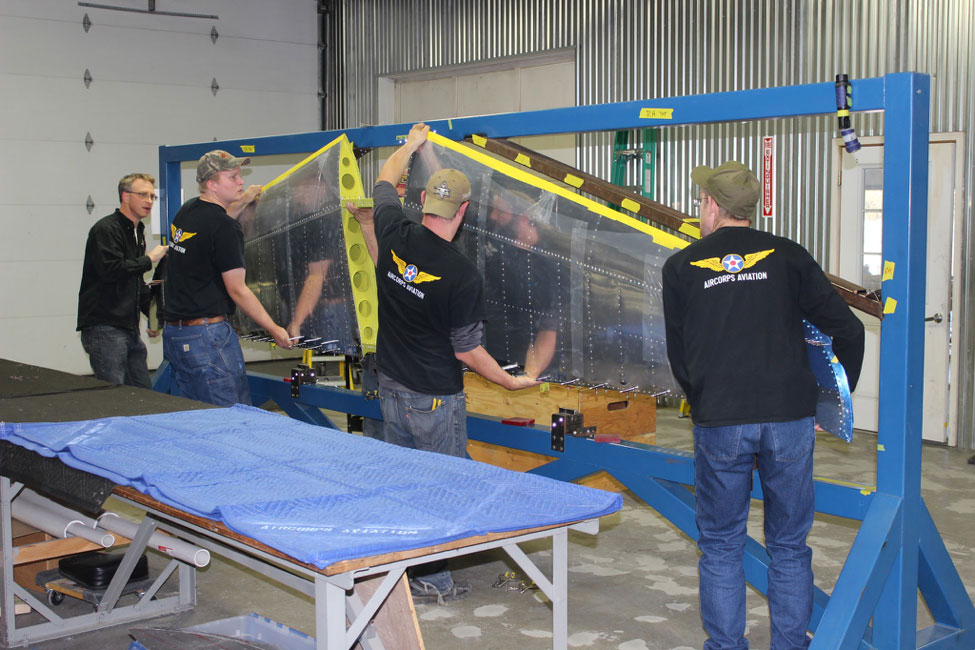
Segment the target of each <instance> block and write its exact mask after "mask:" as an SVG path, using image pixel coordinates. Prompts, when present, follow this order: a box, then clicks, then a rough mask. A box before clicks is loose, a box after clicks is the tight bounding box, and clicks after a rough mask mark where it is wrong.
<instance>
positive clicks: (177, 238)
mask: <svg viewBox="0 0 975 650" xmlns="http://www.w3.org/2000/svg"><path fill="white" fill-rule="evenodd" d="M169 234H170V235H172V239H173V241H174V242H176V243H177V244H178V243H180V242H184V241H186V240H187V239H190V238H191V237H193V236H194V235H196V233H195V232H186V231H185V230H183V229H182V228H177V227H176V226H175V225H173V224H169Z"/></svg>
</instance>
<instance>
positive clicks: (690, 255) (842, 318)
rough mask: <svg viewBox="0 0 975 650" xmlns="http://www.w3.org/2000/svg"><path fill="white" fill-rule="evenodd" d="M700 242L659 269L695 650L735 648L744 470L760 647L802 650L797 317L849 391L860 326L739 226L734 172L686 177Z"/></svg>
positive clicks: (802, 443)
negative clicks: (696, 600)
mask: <svg viewBox="0 0 975 650" xmlns="http://www.w3.org/2000/svg"><path fill="white" fill-rule="evenodd" d="M691 179H692V180H693V181H694V183H695V184H696V185H697V186H698V187H699V189H700V192H699V201H700V212H701V214H700V216H701V235H702V239H701V240H700V241H697V242H694V243H693V244H691V245H690V246H688V247H687V248H685V249H684V250H682V251H680V252H678V253H676V254H675V255H673V256H672V257H670V259H668V260H667V262H666V263H665V264H664V267H663V303H664V321H665V325H666V332H667V354H668V357H669V358H670V365H671V369H672V370H673V373H674V377H676V379H677V381H678V383H680V385H681V387H682V388H683V390H684V394H685V395H686V396H687V400H688V402H689V403H690V405H691V414H692V417H693V419H694V466H695V467H694V470H695V476H694V485H695V493H696V519H697V527H698V530H699V533H700V534H699V538H698V547H699V548H700V550H701V559H700V563H699V574H700V599H701V618H702V620H703V622H704V629H705V631H706V632H707V634H708V636H709V637H710V638H709V639H708V640H707V642H706V643H705V644H704V648H705V650H719V649H720V650H741V649H744V648H748V641H747V640H746V639H745V636H744V634H745V576H744V571H743V568H742V562H743V555H744V548H745V540H746V536H747V532H746V524H747V522H748V506H749V500H750V492H751V485H750V483H751V476H752V468H753V466H754V463H755V459H756V457H757V460H758V471H759V476H760V477H761V481H762V491H763V495H764V505H765V544H766V547H767V550H768V553H769V556H770V558H771V561H770V564H769V570H768V601H769V617H770V625H771V648H773V649H774V650H778V649H782V648H805V647H807V646H808V645H809V638H808V637H807V635H806V630H807V628H808V626H809V619H810V616H811V613H812V604H813V575H812V550H811V549H810V548H809V547H808V546H807V545H806V535H807V534H808V532H809V529H810V527H811V525H812V521H813V514H814V511H815V509H814V505H813V481H812V470H813V446H814V443H815V421H814V416H815V413H816V400H817V394H818V389H817V385H816V379H815V377H814V376H813V373H812V371H811V370H810V369H809V363H808V360H807V353H806V346H805V337H804V333H803V323H802V321H803V319H805V320H808V321H809V322H810V323H812V324H813V325H815V326H816V327H817V328H819V329H820V330H821V331H823V332H824V333H826V334H828V335H829V336H831V337H832V338H833V350H834V352H835V353H836V356H837V357H838V358H839V360H840V362H841V363H842V364H843V366H844V368H845V369H846V374H847V377H848V379H849V383H850V390H851V391H852V390H853V389H854V388H855V387H856V383H857V379H858V377H859V375H860V366H861V363H862V361H863V341H864V335H863V325H862V324H861V323H860V321H859V319H857V317H856V316H854V315H853V312H851V311H850V308H849V307H848V306H847V305H846V303H845V302H843V299H842V298H840V296H839V294H837V293H836V291H835V290H834V289H833V287H832V286H831V285H830V282H829V280H828V279H827V278H826V275H825V274H824V273H823V271H822V269H821V268H820V267H819V265H818V264H817V263H816V261H815V260H813V258H812V256H810V255H809V253H808V252H807V251H806V250H805V249H804V248H803V247H802V246H799V245H798V244H796V243H795V242H793V241H790V240H788V239H785V238H783V237H777V236H775V235H772V234H769V233H766V232H762V231H759V230H755V229H753V228H751V227H750V226H751V219H752V216H753V215H754V213H755V208H756V205H757V203H758V199H759V197H760V195H761V188H760V186H759V183H758V179H757V178H755V176H754V175H753V174H752V173H751V171H749V169H748V168H747V167H745V166H744V165H742V164H741V163H738V162H734V161H729V162H726V163H724V164H723V165H721V166H719V167H717V168H715V169H712V168H710V167H698V168H696V169H695V170H694V171H693V172H692V173H691Z"/></svg>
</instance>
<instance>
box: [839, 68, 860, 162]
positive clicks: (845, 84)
mask: <svg viewBox="0 0 975 650" xmlns="http://www.w3.org/2000/svg"><path fill="white" fill-rule="evenodd" d="M851 108H853V88H852V87H851V86H850V78H849V76H847V75H845V74H838V75H836V119H837V121H838V122H839V127H840V137H842V138H843V146H844V147H846V152H847V153H854V152H856V151H859V150H860V140H859V139H858V138H857V132H856V130H855V129H854V128H853V125H852V124H851V123H850V109H851Z"/></svg>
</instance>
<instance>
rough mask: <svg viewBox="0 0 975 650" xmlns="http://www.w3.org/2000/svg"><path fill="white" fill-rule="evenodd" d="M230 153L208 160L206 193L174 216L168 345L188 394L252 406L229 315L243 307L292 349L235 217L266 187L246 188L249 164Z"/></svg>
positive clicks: (203, 178)
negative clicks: (261, 297)
mask: <svg viewBox="0 0 975 650" xmlns="http://www.w3.org/2000/svg"><path fill="white" fill-rule="evenodd" d="M249 162H250V158H236V157H234V156H232V155H230V154H229V153H227V152H226V151H219V150H217V151H210V152H207V153H206V154H204V155H203V157H202V158H200V162H199V164H197V167H196V182H197V183H198V184H199V187H200V196H199V197H197V198H193V199H190V200H189V201H187V202H186V203H184V204H183V206H182V207H181V208H180V209H179V212H177V213H176V215H175V216H174V217H173V222H172V225H171V226H170V241H169V248H170V252H169V255H168V262H167V268H166V277H165V280H164V282H163V296H164V304H165V311H166V316H165V318H166V325H165V326H164V327H163V350H164V351H165V354H166V359H167V360H168V361H169V364H170V366H171V368H172V370H173V379H175V381H176V385H177V387H178V388H179V392H180V394H181V395H182V396H183V397H188V398H190V399H196V400H200V401H201V402H209V403H210V404H216V405H218V406H230V405H233V404H250V389H249V388H248V386H247V376H246V373H245V370H244V356H243V354H242V352H241V349H240V342H239V341H238V339H237V333H236V332H235V331H234V328H233V327H232V326H231V325H230V322H229V321H228V318H229V317H230V316H231V315H232V314H233V313H234V311H236V308H237V307H240V309H241V311H243V312H244V313H245V314H247V315H248V316H249V317H250V318H251V319H253V320H254V321H255V322H256V323H257V324H258V325H260V326H261V327H263V328H264V329H265V330H266V331H267V332H268V333H269V334H270V335H271V336H272V337H274V340H275V342H276V343H277V344H278V345H280V346H281V347H283V348H290V347H291V342H290V341H289V340H288V333H287V332H286V331H285V330H284V328H282V327H280V326H278V325H277V324H276V323H275V322H274V321H273V320H271V317H270V316H269V315H268V313H267V311H265V310H264V307H263V306H262V305H261V303H260V302H259V301H258V299H257V297H256V296H255V295H254V293H253V292H252V291H251V290H250V289H249V288H248V287H247V284H246V283H245V282H244V235H243V232H242V231H241V228H240V224H239V223H237V221H236V220H235V219H234V218H233V217H236V216H237V215H238V214H240V211H241V210H243V209H244V207H246V206H247V204H248V203H250V202H252V201H253V200H254V199H255V198H256V197H257V195H258V194H259V193H260V191H261V187H260V186H258V185H252V186H251V187H249V188H248V189H247V191H246V192H244V179H243V178H241V176H240V168H241V165H246V164H248V163H249Z"/></svg>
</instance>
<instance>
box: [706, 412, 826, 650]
mask: <svg viewBox="0 0 975 650" xmlns="http://www.w3.org/2000/svg"><path fill="white" fill-rule="evenodd" d="M815 442H816V432H815V423H814V420H813V418H811V417H810V418H803V419H801V420H793V421H791V422H766V423H761V424H742V425H733V426H726V427H700V426H695V427H694V484H695V490H696V494H697V527H698V531H699V533H700V536H699V538H698V548H700V550H701V559H700V562H699V565H698V568H699V572H700V592H701V618H702V620H703V622H704V630H705V632H707V634H708V636H709V637H710V638H709V639H708V640H707V642H705V644H704V650H743V649H746V648H748V641H747V640H746V639H745V637H744V634H745V572H744V569H743V566H742V562H743V558H744V549H745V538H746V536H747V532H746V525H747V522H748V506H749V503H750V497H749V493H750V483H751V477H752V469H753V467H754V463H755V458H756V457H757V459H758V472H759V476H760V478H761V481H762V491H763V494H764V499H765V546H766V548H767V550H768V554H769V556H770V558H771V563H770V565H769V571H768V603H769V618H770V625H771V646H770V650H788V649H791V648H806V647H808V646H809V638H808V637H807V636H806V629H807V628H808V626H809V618H810V616H811V615H812V606H813V574H812V549H810V548H809V546H807V545H806V535H807V534H808V533H809V529H810V527H811V526H812V522H813V516H814V514H815V507H814V504H813V480H812V474H813V447H814V446H815Z"/></svg>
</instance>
